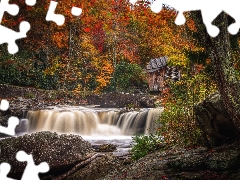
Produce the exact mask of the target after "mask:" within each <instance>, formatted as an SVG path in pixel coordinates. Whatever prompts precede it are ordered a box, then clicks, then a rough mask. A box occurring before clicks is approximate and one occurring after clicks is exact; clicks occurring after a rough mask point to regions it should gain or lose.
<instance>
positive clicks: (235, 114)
mask: <svg viewBox="0 0 240 180" xmlns="http://www.w3.org/2000/svg"><path fill="white" fill-rule="evenodd" d="M193 19H194V20H195V22H196V24H197V26H198V29H199V31H202V30H203V26H202V22H201V18H200V20H199V14H198V15H196V14H195V16H193ZM199 24H201V26H200V25H199ZM214 24H216V25H217V26H218V27H219V29H220V34H219V35H218V36H217V37H215V38H211V37H210V36H209V35H208V34H206V31H205V34H204V36H202V35H203V34H202V35H201V36H200V37H201V38H202V37H204V38H202V39H201V41H202V42H203V43H205V48H207V51H208V52H209V53H210V57H211V59H212V65H213V68H214V76H215V80H216V83H217V87H218V91H219V93H220V94H221V97H222V99H223V102H224V105H225V107H226V109H227V110H228V112H229V114H230V115H231V118H232V121H233V123H234V125H235V126H236V128H237V130H238V131H239V132H240V86H239V79H238V78H237V75H236V69H235V68H234V66H233V55H232V48H231V41H230V34H229V32H228V30H227V28H228V25H229V23H228V15H227V14H225V13H221V14H220V15H219V16H218V18H217V19H216V20H215V21H214Z"/></svg>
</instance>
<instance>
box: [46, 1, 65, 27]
mask: <svg viewBox="0 0 240 180" xmlns="http://www.w3.org/2000/svg"><path fill="white" fill-rule="evenodd" d="M57 4H58V2H56V1H51V2H50V5H49V8H48V12H47V15H46V21H53V22H55V23H56V24H57V25H58V26H61V25H63V24H64V22H65V17H64V16H63V15H62V14H55V9H56V7H57Z"/></svg>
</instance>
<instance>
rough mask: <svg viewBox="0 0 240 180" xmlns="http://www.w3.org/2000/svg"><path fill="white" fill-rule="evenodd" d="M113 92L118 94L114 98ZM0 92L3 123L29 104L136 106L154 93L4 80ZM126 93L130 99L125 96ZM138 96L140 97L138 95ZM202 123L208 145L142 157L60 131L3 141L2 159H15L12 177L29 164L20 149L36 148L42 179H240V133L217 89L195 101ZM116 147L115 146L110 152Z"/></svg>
mask: <svg viewBox="0 0 240 180" xmlns="http://www.w3.org/2000/svg"><path fill="white" fill-rule="evenodd" d="M111 97H114V98H116V99H120V100H121V101H120V100H119V101H118V102H115V101H112V99H113V98H111ZM0 98H1V99H7V100H8V101H9V102H10V108H9V110H7V111H1V112H0V124H1V125H5V126H6V125H7V119H8V117H10V116H17V117H19V118H21V117H22V116H24V112H25V111H27V110H28V109H44V108H46V107H47V106H57V105H91V104H94V103H96V104H98V105H100V106H103V107H104V106H105V107H107V106H108V105H110V106H117V107H121V106H127V105H128V107H129V108H137V107H141V106H146V107H152V106H154V102H155V101H156V99H154V97H153V96H147V95H142V94H141V93H138V95H136V94H134V95H133V94H131V95H129V94H125V95H124V94H123V93H118V94H105V95H101V96H98V95H92V96H89V97H88V98H87V97H80V96H77V97H76V96H74V95H73V94H68V95H66V94H64V93H63V92H61V91H60V92H56V91H42V90H36V89H33V88H21V87H12V86H11V87H10V86H7V85H1V86H0ZM124 98H126V101H124ZM135 98H136V99H135ZM195 109H196V112H197V113H198V123H199V125H200V128H201V129H202V130H203V131H204V136H205V139H206V144H205V145H206V146H205V147H195V148H188V149H186V148H185V149H184V148H178V147H169V148H167V149H162V150H159V151H156V152H154V153H152V154H149V155H147V156H146V157H143V158H141V159H140V160H138V161H133V160H131V159H130V158H129V156H127V157H124V158H119V157H117V156H114V155H113V154H114V150H115V148H117V147H116V146H114V145H113V144H105V145H102V146H99V145H98V146H92V145H91V144H90V143H89V142H87V141H85V140H84V139H83V138H82V137H80V136H77V135H59V134H56V133H51V132H40V133H34V134H30V135H24V136H20V137H11V138H6V139H5V140H1V141H0V148H1V156H0V162H1V163H2V162H8V163H9V164H11V165H12V170H11V171H10V173H9V177H12V178H18V179H20V176H21V175H22V173H23V170H24V168H25V165H26V164H24V163H20V162H17V161H16V159H15V154H16V153H17V152H18V151H19V150H24V151H26V152H27V153H31V154H33V158H34V161H35V162H36V164H38V163H40V162H42V161H46V162H47V163H49V165H50V171H49V172H47V173H45V174H41V175H40V177H41V179H45V180H50V179H55V180H57V179H69V180H70V179H71V180H75V179H84V180H85V179H86V180H88V179H89V180H94V179H99V180H100V179H101V180H104V179H109V180H112V179H143V180H145V179H147V180H148V179H149V180H150V179H168V180H170V179H171V180H175V179H176V180H179V179H187V180H188V179H189V180H190V179H191V180H197V179H202V180H211V179H214V180H238V179H240V141H239V138H238V137H239V133H238V132H236V131H235V129H234V127H232V126H231V119H229V115H228V114H227V113H226V111H225V110H224V109H223V106H222V102H221V98H220V97H219V95H217V94H213V95H212V96H210V97H208V98H207V99H206V100H205V101H203V102H201V103H199V104H198V105H197V106H196V108H195ZM226 125H227V126H226ZM112 151H113V152H112Z"/></svg>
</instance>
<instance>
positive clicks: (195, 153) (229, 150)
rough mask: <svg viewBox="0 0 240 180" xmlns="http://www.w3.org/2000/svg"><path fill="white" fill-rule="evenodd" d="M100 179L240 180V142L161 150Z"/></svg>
mask: <svg viewBox="0 0 240 180" xmlns="http://www.w3.org/2000/svg"><path fill="white" fill-rule="evenodd" d="M99 179H101V180H113V179H114V180H118V179H124V180H126V179H141V180H156V179H159V180H161V179H168V180H169V179H171V180H180V179H181V180H182V179H184V180H212V179H214V180H237V179H240V141H238V142H235V143H233V144H231V145H223V146H219V147H217V148H213V149H208V148H203V147H199V148H197V149H175V148H172V149H168V150H165V151H158V152H155V153H152V154H149V155H147V156H145V157H143V158H141V159H140V160H138V161H135V162H134V163H132V164H130V165H127V166H125V167H122V168H121V169H119V170H115V171H112V172H111V173H109V174H108V175H107V176H106V177H104V178H99Z"/></svg>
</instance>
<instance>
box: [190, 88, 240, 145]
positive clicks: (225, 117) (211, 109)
mask: <svg viewBox="0 0 240 180" xmlns="http://www.w3.org/2000/svg"><path fill="white" fill-rule="evenodd" d="M194 111H195V114H196V120H197V124H198V126H199V128H200V129H201V130H202V131H203V133H204V138H205V142H206V143H207V144H206V145H208V146H210V147H214V146H219V145H221V144H223V143H228V142H232V141H234V140H235V139H236V138H237V137H238V136H239V132H238V131H237V129H236V127H235V126H234V123H233V121H232V119H231V118H230V115H229V113H228V112H227V110H226V108H225V106H224V104H223V101H222V99H221V96H220V94H219V93H217V92H216V93H213V94H211V95H210V96H208V97H207V98H206V99H205V100H204V101H202V102H200V103H198V104H197V105H195V106H194Z"/></svg>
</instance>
